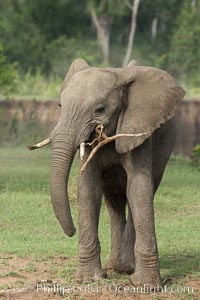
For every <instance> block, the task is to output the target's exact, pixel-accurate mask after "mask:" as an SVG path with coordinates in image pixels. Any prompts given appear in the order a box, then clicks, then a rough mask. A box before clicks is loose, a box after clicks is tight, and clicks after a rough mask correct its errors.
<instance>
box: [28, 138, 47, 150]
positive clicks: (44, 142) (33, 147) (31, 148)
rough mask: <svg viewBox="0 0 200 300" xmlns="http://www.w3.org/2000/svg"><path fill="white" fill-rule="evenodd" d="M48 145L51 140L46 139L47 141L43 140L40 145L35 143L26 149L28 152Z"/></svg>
mask: <svg viewBox="0 0 200 300" xmlns="http://www.w3.org/2000/svg"><path fill="white" fill-rule="evenodd" d="M50 143H51V139H50V138H47V139H45V140H44V141H42V142H40V143H37V144H35V145H32V146H27V148H28V149H29V150H35V149H38V148H41V147H44V146H46V145H48V144H50Z"/></svg>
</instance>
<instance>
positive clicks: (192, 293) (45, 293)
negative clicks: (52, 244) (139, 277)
mask: <svg viewBox="0 0 200 300" xmlns="http://www.w3.org/2000/svg"><path fill="white" fill-rule="evenodd" d="M75 259H76V258H70V259H69V258H65V257H58V258H52V259H49V260H47V261H34V260H33V259H32V258H19V257H16V256H7V257H6V256H5V257H0V267H1V273H0V299H2V300H4V299H5V300H36V299H37V300H47V299H53V300H62V299H63V300H64V299H89V300H93V299H100V300H108V299H110V300H114V299H117V300H118V299H126V300H129V299H135V300H147V299H175V300H176V299H177V300H178V299H199V298H200V289H199V287H200V278H195V277H192V276H191V277H190V276H188V277H187V278H184V280H183V279H181V278H180V284H178V283H177V278H176V279H172V282H171V283H170V284H167V285H166V290H163V292H162V293H157V294H154V293H152V294H151V293H147V290H146V291H145V292H144V289H142V290H139V291H137V290H135V288H134V287H133V286H132V285H131V284H130V283H129V281H128V279H127V280H126V282H124V281H122V282H121V284H120V281H119V280H118V281H117V282H116V280H114V281H113V282H111V280H109V279H108V280H105V281H104V283H102V282H100V283H98V282H95V283H88V284H77V283H76V282H75V281H74V279H73V280H72V278H70V276H69V280H68V277H67V276H68V275H69V274H68V275H66V277H65V278H62V276H61V277H60V276H59V273H58V272H56V271H55V267H56V268H58V269H59V268H63V267H64V268H65V266H66V265H69V264H70V263H71V262H72V261H73V260H75ZM111 277H112V276H109V278H111ZM69 282H70V283H69ZM175 282H176V284H175ZM164 284H165V283H164ZM188 287H189V289H188ZM188 297H189V298H188Z"/></svg>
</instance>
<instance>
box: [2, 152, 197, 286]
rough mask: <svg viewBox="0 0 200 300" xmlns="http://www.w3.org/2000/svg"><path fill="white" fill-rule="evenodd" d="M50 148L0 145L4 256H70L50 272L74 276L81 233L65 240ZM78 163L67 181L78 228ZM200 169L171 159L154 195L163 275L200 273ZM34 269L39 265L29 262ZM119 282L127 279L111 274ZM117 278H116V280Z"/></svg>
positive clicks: (105, 239)
mask: <svg viewBox="0 0 200 300" xmlns="http://www.w3.org/2000/svg"><path fill="white" fill-rule="evenodd" d="M50 159H51V150H50V148H48V149H41V150H37V151H33V152H29V151H28V150H26V149H23V148H0V215H1V217H0V256H4V257H6V256H8V257H9V255H13V254H14V255H17V256H19V257H27V256H29V257H30V256H31V257H32V258H33V261H34V260H37V261H48V260H49V259H53V258H56V257H59V256H61V257H64V258H65V257H71V258H72V260H71V261H70V262H69V263H68V268H67V270H66V268H65V267H64V266H59V265H56V264H52V272H55V273H57V274H58V275H59V277H60V278H65V277H66V276H68V279H69V278H71V280H73V278H74V277H73V276H74V272H75V269H76V265H77V260H76V257H77V249H78V247H77V246H78V245H77V234H76V235H75V236H74V237H73V238H67V237H66V236H65V235H64V233H63V231H62V229H61V227H60V225H59V224H58V222H57V220H56V218H55V216H54V213H53V209H52V206H51V203H50V194H49V176H50ZM76 174H77V161H75V163H74V165H73V168H72V171H71V178H70V183H69V195H70V198H71V204H72V214H73V217H74V220H75V224H76V227H77V205H76ZM199 178H200V171H198V170H197V169H196V168H195V167H193V166H192V165H191V163H190V162H189V161H187V160H184V159H181V158H172V159H171V160H170V162H169V164H168V167H167V170H166V172H165V176H164V178H163V182H162V185H161V187H160V188H159V191H158V193H157V196H156V199H155V215H156V232H157V240H158V248H159V255H160V264H161V274H162V277H164V278H167V277H172V278H175V279H177V278H181V279H184V276H186V275H190V276H193V277H194V278H196V277H200V274H199V270H200V265H199V262H200V257H199V248H200V230H199V219H200V218H199V217H200V202H199V196H200V185H199ZM100 241H101V248H102V260H103V262H105V261H106V259H107V258H108V256H109V248H110V233H109V220H108V215H107V211H106V209H105V207H104V205H103V207H102V211H101V219H100ZM28 268H30V272H31V271H33V270H34V268H35V266H34V263H33V265H31V264H30V266H29V267H28ZM113 276H114V279H115V280H118V279H119V278H122V280H127V277H126V276H124V277H122V276H120V275H117V274H116V275H113ZM112 280H113V279H112Z"/></svg>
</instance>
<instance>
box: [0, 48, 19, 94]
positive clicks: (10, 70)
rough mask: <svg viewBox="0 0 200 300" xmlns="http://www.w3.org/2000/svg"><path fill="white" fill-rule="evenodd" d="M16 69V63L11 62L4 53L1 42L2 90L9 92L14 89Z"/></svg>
mask: <svg viewBox="0 0 200 300" xmlns="http://www.w3.org/2000/svg"><path fill="white" fill-rule="evenodd" d="M15 80H16V70H15V66H14V64H10V63H9V62H8V60H7V57H6V56H5V54H4V51H3V46H2V45H1V44H0V92H1V93H3V94H7V93H8V92H9V91H11V90H14V88H15V84H16V82H15Z"/></svg>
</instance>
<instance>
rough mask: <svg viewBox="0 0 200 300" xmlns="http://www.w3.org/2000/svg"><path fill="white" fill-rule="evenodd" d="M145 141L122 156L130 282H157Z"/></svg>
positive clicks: (157, 274)
mask: <svg viewBox="0 0 200 300" xmlns="http://www.w3.org/2000/svg"><path fill="white" fill-rule="evenodd" d="M150 153H151V151H150V143H149V141H147V142H145V143H144V144H143V145H142V146H140V147H138V149H135V150H134V153H131V154H130V156H129V158H127V160H126V171H127V177H128V178H127V196H128V201H129V204H130V208H131V212H132V217H133V221H134V225H135V232H136V241H135V248H134V252H135V273H134V274H132V275H131V278H130V280H131V282H132V284H133V285H134V286H139V285H144V284H146V285H149V286H150V287H153V288H154V287H157V286H160V285H161V279H160V272H159V260H158V251H157V243H156V236H155V225H154V207H153V196H154V195H153V180H152V168H151V166H152V164H151V154H150Z"/></svg>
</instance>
